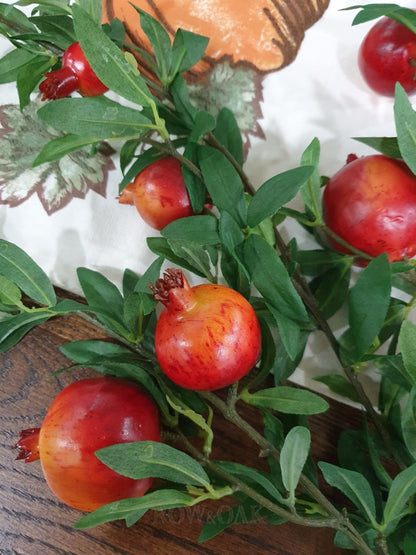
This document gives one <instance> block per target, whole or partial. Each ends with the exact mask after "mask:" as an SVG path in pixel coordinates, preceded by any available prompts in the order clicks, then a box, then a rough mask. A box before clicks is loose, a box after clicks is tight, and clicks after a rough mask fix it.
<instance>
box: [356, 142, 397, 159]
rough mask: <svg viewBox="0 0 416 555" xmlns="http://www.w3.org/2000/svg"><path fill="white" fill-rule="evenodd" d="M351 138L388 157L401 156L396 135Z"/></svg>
mask: <svg viewBox="0 0 416 555" xmlns="http://www.w3.org/2000/svg"><path fill="white" fill-rule="evenodd" d="M353 139H354V140H355V141H358V142H360V143H363V144H364V145H367V146H369V147H371V148H373V149H374V150H377V151H378V152H381V154H384V155H385V156H389V157H390V158H401V157H402V155H401V152H400V149H399V144H398V142H397V137H353Z"/></svg>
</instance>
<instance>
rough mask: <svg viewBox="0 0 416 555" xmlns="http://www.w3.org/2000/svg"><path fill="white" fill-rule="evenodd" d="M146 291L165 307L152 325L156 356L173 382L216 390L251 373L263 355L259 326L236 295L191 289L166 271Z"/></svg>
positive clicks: (220, 289)
mask: <svg viewBox="0 0 416 555" xmlns="http://www.w3.org/2000/svg"><path fill="white" fill-rule="evenodd" d="M150 287H151V289H152V291H153V294H154V297H155V298H156V299H157V300H159V301H160V302H161V303H163V304H164V305H165V308H164V309H163V311H162V313H161V314H160V317H159V319H158V322H157V325H156V332H155V347H156V356H157V359H158V361H159V364H160V366H161V368H162V370H163V372H165V374H166V375H167V376H168V377H169V378H170V379H171V380H172V381H173V382H175V383H176V384H178V385H180V386H181V387H184V388H187V389H193V390H195V391H209V390H215V389H219V388H222V387H225V386H228V385H230V384H232V383H234V382H236V381H237V380H239V379H240V378H242V377H243V376H245V375H246V374H247V373H248V372H249V371H250V370H251V369H252V368H253V366H254V365H255V363H256V361H257V359H258V357H259V354H260V350H261V333H260V326H259V322H258V320H257V316H256V313H255V312H254V309H253V308H252V306H251V305H250V303H249V302H248V301H247V300H246V299H245V298H244V297H243V296H242V295H241V294H240V293H238V292H237V291H235V290H234V289H231V288H230V287H226V286H224V285H214V284H211V283H210V284H200V285H196V286H194V287H191V286H190V285H189V283H188V281H187V279H186V277H185V276H184V275H183V273H182V271H181V270H177V269H168V270H167V271H166V272H165V273H164V277H163V279H159V280H157V281H156V284H155V287H153V286H150Z"/></svg>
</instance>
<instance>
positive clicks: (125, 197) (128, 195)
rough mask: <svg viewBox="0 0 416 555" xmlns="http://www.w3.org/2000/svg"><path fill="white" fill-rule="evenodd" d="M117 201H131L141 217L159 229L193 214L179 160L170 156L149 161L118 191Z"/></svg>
mask: <svg viewBox="0 0 416 555" xmlns="http://www.w3.org/2000/svg"><path fill="white" fill-rule="evenodd" d="M119 202H120V203H121V204H134V205H135V207H136V209H137V211H138V213H139V214H140V216H141V217H142V218H143V220H144V221H145V222H146V223H147V224H148V225H149V226H150V227H153V228H154V229H158V230H161V229H163V228H164V227H165V226H167V225H168V224H170V223H171V222H173V221H174V220H178V219H179V218H185V217H187V216H192V215H193V214H194V212H193V210H192V206H191V201H190V199H189V195H188V191H187V189H186V185H185V181H184V178H183V175H182V169H181V164H180V162H179V161H178V160H177V159H176V158H173V157H172V156H167V157H166V158H161V159H160V160H156V161H155V162H152V163H151V164H150V165H149V166H147V167H146V168H145V169H144V170H143V171H141V172H140V173H139V174H138V175H137V176H136V178H135V179H134V181H133V182H132V183H130V184H129V185H128V186H127V187H126V188H125V189H123V191H122V192H121V194H120V197H119Z"/></svg>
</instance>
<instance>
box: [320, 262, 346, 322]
mask: <svg viewBox="0 0 416 555" xmlns="http://www.w3.org/2000/svg"><path fill="white" fill-rule="evenodd" d="M344 262H345V263H344V264H336V265H334V266H333V267H332V268H331V269H330V270H328V271H326V272H324V273H322V274H321V275H320V276H318V277H317V278H315V279H314V280H312V281H311V283H310V288H311V291H312V292H313V294H314V296H315V298H316V300H317V301H318V303H319V306H320V308H321V311H322V314H323V315H324V316H325V318H326V319H329V318H330V317H331V316H333V315H334V314H335V313H336V312H337V311H338V310H339V309H340V308H341V307H342V306H343V304H344V303H345V300H346V299H347V297H348V290H349V286H350V282H351V266H352V259H350V258H348V257H346V260H345V261H344Z"/></svg>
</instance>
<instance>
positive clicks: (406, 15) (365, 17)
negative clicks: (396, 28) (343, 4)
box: [344, 3, 416, 33]
mask: <svg viewBox="0 0 416 555" xmlns="http://www.w3.org/2000/svg"><path fill="white" fill-rule="evenodd" d="M357 8H361V11H360V12H359V13H358V14H357V15H356V16H355V18H354V20H353V22H352V25H358V24H360V23H366V22H367V21H371V20H373V19H378V18H379V17H382V16H383V15H384V16H386V17H389V18H390V19H394V20H395V21H398V22H399V23H402V24H403V25H405V26H406V27H408V28H409V29H411V30H412V31H413V32H414V33H416V15H415V13H414V12H413V10H411V9H410V8H402V7H401V6H399V5H398V4H387V3H384V4H376V3H375V4H369V5H357V6H349V7H348V8H344V9H345V10H355V9H357Z"/></svg>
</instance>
